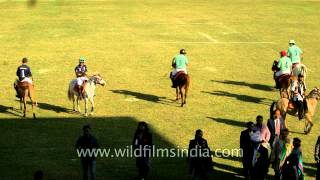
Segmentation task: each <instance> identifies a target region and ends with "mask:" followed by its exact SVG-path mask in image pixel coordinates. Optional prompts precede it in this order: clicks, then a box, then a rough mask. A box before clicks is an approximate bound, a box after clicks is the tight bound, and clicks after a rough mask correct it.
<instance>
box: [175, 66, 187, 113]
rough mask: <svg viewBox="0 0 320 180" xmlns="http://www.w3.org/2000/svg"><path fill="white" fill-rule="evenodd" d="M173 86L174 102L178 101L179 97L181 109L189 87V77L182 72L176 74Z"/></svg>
mask: <svg viewBox="0 0 320 180" xmlns="http://www.w3.org/2000/svg"><path fill="white" fill-rule="evenodd" d="M174 84H175V86H176V100H179V95H180V98H181V107H183V105H184V104H186V102H187V101H186V99H187V94H188V89H189V85H190V76H189V75H188V74H186V73H185V72H183V71H180V72H178V73H177V75H176V77H175V78H174Z"/></svg>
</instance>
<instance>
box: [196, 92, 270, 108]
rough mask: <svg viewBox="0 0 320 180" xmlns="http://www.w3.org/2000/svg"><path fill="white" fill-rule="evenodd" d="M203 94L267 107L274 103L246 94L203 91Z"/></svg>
mask: <svg viewBox="0 0 320 180" xmlns="http://www.w3.org/2000/svg"><path fill="white" fill-rule="evenodd" d="M201 92H202V93H207V94H211V95H215V96H226V97H231V98H235V99H237V100H239V101H244V102H249V103H257V104H263V105H267V106H270V104H271V103H272V100H271V99H267V98H259V97H254V96H248V95H244V94H233V93H229V92H226V91H214V92H207V91H201Z"/></svg>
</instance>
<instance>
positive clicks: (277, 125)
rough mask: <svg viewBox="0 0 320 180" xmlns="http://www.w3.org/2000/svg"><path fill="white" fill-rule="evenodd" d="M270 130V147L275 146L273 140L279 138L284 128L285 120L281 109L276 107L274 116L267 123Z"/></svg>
mask: <svg viewBox="0 0 320 180" xmlns="http://www.w3.org/2000/svg"><path fill="white" fill-rule="evenodd" d="M267 126H268V129H269V131H270V140H269V144H270V147H271V148H273V142H274V139H275V138H276V137H278V138H279V136H280V133H281V131H282V130H283V129H284V120H283V118H282V117H281V113H280V110H279V109H276V110H275V111H274V114H273V118H270V119H269V120H268V123H267Z"/></svg>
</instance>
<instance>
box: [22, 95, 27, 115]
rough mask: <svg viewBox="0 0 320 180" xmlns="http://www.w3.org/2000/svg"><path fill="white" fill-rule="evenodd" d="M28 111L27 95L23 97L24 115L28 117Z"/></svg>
mask: <svg viewBox="0 0 320 180" xmlns="http://www.w3.org/2000/svg"><path fill="white" fill-rule="evenodd" d="M26 113H27V98H26V96H24V97H23V117H24V118H25V117H26Z"/></svg>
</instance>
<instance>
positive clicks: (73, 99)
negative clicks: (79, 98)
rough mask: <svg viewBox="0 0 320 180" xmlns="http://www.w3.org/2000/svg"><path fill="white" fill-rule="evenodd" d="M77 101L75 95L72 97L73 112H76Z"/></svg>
mask: <svg viewBox="0 0 320 180" xmlns="http://www.w3.org/2000/svg"><path fill="white" fill-rule="evenodd" d="M75 101H76V99H75V98H74V95H73V96H72V111H76V106H75Z"/></svg>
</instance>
